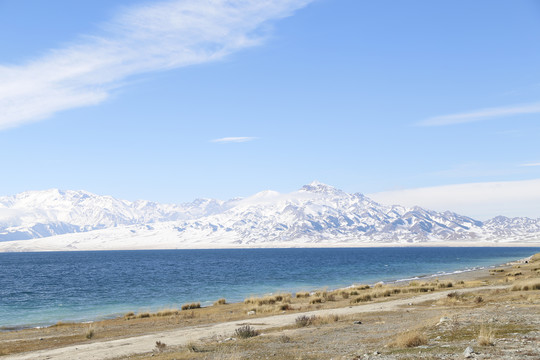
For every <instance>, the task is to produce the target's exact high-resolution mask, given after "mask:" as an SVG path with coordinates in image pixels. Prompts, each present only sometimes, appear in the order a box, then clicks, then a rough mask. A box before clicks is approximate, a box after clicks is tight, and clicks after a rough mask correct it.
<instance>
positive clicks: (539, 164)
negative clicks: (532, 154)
mask: <svg viewBox="0 0 540 360" xmlns="http://www.w3.org/2000/svg"><path fill="white" fill-rule="evenodd" d="M519 166H522V167H532V166H540V162H537V163H526V164H520V165H519Z"/></svg>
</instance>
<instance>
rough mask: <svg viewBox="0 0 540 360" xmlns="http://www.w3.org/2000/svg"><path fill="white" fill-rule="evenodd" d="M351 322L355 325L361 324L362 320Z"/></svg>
mask: <svg viewBox="0 0 540 360" xmlns="http://www.w3.org/2000/svg"><path fill="white" fill-rule="evenodd" d="M353 324H355V325H362V322H361V321H360V320H356V321H354V322H353Z"/></svg>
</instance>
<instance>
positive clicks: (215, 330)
mask: <svg viewBox="0 0 540 360" xmlns="http://www.w3.org/2000/svg"><path fill="white" fill-rule="evenodd" d="M505 287H506V286H483V287H479V288H470V289H460V290H459V292H472V291H477V290H493V289H501V288H505ZM453 291H456V290H447V291H440V292H435V293H429V294H424V295H418V296H415V297H412V298H405V299H396V300H390V301H386V302H381V303H368V304H362V305H355V306H350V307H344V308H339V309H325V310H315V311H309V312H305V313H295V314H285V315H274V316H269V317H264V318H256V319H246V320H241V321H231V322H226V323H220V324H208V325H199V326H193V327H187V328H182V329H178V330H171V331H164V332H158V333H153V334H149V335H143V336H136V337H131V338H126V339H119V340H109V341H101V342H94V343H90V344H81V345H72V346H67V347H63V348H58V349H51V350H40V351H34V352H28V353H23V354H18V355H9V356H5V357H2V360H3V359H14V360H15V359H16V360H45V359H51V360H72V359H81V360H82V359H111V358H115V357H121V356H128V355H133V354H141V353H148V352H150V351H152V349H153V348H154V346H155V343H156V341H161V342H162V343H165V344H167V346H182V345H186V344H188V343H190V342H196V341H197V340H199V339H201V338H209V337H229V336H231V335H232V334H233V333H234V331H235V329H236V328H238V327H239V326H241V325H245V324H249V325H250V326H252V327H254V328H255V329H257V330H265V329H268V328H275V327H281V326H287V325H293V324H294V323H295V320H296V318H297V317H298V316H301V315H307V316H311V315H318V316H324V315H329V314H337V315H340V316H346V315H353V314H359V313H367V312H375V311H393V310H398V309H399V308H400V307H401V306H403V305H407V304H409V303H413V304H414V303H420V302H424V301H429V300H437V299H440V298H443V297H445V296H446V295H447V294H448V293H450V292H453Z"/></svg>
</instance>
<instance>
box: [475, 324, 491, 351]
mask: <svg viewBox="0 0 540 360" xmlns="http://www.w3.org/2000/svg"><path fill="white" fill-rule="evenodd" d="M476 341H477V342H478V345H480V346H493V345H495V331H494V330H493V329H492V328H491V327H487V326H485V325H482V326H481V327H480V331H479V333H478V338H477V339H476Z"/></svg>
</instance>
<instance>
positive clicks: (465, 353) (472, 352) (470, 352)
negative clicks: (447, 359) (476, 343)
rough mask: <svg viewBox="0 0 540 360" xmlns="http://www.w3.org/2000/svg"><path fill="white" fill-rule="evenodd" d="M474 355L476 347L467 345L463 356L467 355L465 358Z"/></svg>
mask: <svg viewBox="0 0 540 360" xmlns="http://www.w3.org/2000/svg"><path fill="white" fill-rule="evenodd" d="M473 355H474V349H473V348H472V347H470V346H467V348H466V349H465V351H464V352H463V356H464V357H465V359H469V358H472V357H473Z"/></svg>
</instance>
